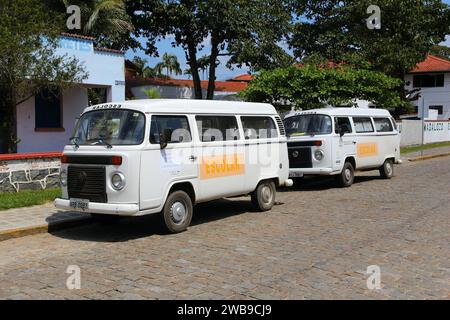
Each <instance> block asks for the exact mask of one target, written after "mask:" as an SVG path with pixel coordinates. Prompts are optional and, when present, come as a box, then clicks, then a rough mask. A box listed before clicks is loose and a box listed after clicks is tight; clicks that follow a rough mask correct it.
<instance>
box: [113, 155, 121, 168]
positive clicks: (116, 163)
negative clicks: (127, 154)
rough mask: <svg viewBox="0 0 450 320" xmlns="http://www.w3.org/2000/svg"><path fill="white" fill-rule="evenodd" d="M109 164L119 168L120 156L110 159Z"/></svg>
mask: <svg viewBox="0 0 450 320" xmlns="http://www.w3.org/2000/svg"><path fill="white" fill-rule="evenodd" d="M111 164H112V165H115V166H120V165H121V164H122V157H121V156H113V157H111Z"/></svg>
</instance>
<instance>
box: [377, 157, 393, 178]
mask: <svg viewBox="0 0 450 320" xmlns="http://www.w3.org/2000/svg"><path fill="white" fill-rule="evenodd" d="M380 175H381V176H382V177H383V178H384V179H391V178H392V177H393V176H394V162H393V161H392V159H386V161H384V163H383V166H382V167H381V168H380Z"/></svg>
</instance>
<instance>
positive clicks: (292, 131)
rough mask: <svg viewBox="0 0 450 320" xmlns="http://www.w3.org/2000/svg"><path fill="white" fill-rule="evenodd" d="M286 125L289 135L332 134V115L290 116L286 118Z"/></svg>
mask: <svg viewBox="0 0 450 320" xmlns="http://www.w3.org/2000/svg"><path fill="white" fill-rule="evenodd" d="M284 126H285V128H286V134H287V135H288V136H306V135H316V134H330V133H331V130H332V123H331V117H330V116H327V115H323V114H305V115H299V116H293V117H289V118H287V119H286V120H284Z"/></svg>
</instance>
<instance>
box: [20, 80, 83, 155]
mask: <svg viewBox="0 0 450 320" xmlns="http://www.w3.org/2000/svg"><path fill="white" fill-rule="evenodd" d="M87 105H88V98H87V89H86V88H73V89H69V90H66V91H64V93H63V108H62V126H63V128H64V131H63V132H35V108H34V97H33V98H31V99H28V100H27V101H25V102H24V103H22V104H20V105H19V106H18V107H17V136H18V138H19V139H20V140H21V141H20V143H19V144H18V146H17V149H18V150H17V151H18V152H19V153H25V152H47V151H62V149H63V147H64V146H65V145H66V144H67V143H68V141H69V138H70V137H71V136H72V133H73V129H74V127H75V121H76V118H77V117H79V115H80V114H81V112H82V111H83V109H84V108H86V107H87Z"/></svg>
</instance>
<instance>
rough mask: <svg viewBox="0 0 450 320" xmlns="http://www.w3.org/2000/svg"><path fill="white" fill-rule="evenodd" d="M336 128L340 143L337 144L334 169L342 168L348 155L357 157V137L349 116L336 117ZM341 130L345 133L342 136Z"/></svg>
mask: <svg viewBox="0 0 450 320" xmlns="http://www.w3.org/2000/svg"><path fill="white" fill-rule="evenodd" d="M334 130H335V133H336V134H337V137H338V138H337V139H338V143H337V145H336V144H335V145H336V151H335V152H334V154H335V159H334V161H333V170H341V168H342V166H343V165H344V161H345V159H346V158H347V157H356V138H355V134H354V132H353V128H352V125H351V123H350V118H349V117H335V118H334ZM340 132H341V133H343V134H344V135H343V136H340V134H339V133H340Z"/></svg>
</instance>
